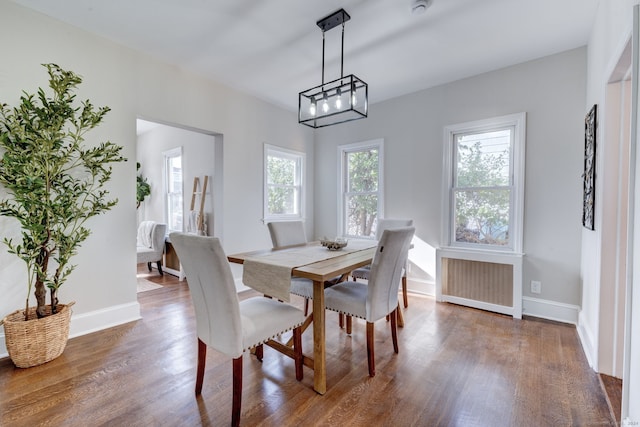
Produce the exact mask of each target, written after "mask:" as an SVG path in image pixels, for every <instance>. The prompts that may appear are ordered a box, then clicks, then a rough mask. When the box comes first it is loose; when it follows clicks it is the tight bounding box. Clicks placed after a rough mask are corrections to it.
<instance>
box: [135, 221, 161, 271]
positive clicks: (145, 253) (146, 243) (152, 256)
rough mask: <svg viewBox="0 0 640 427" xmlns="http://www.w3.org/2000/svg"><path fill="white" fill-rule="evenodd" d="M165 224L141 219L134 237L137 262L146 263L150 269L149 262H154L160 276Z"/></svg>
mask: <svg viewBox="0 0 640 427" xmlns="http://www.w3.org/2000/svg"><path fill="white" fill-rule="evenodd" d="M166 232H167V225H166V224H161V223H158V222H155V221H142V222H141V223H140V225H139V226H138V236H137V239H136V252H137V263H138V264H142V263H143V262H146V263H147V268H148V269H149V271H151V264H152V263H154V262H155V263H156V265H157V266H158V273H160V275H161V276H162V275H163V274H164V273H163V272H162V254H163V253H164V240H165V233H166Z"/></svg>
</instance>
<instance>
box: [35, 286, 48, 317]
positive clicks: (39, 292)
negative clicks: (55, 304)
mask: <svg viewBox="0 0 640 427" xmlns="http://www.w3.org/2000/svg"><path fill="white" fill-rule="evenodd" d="M35 295H36V306H37V307H36V313H37V315H38V319H40V318H42V317H44V316H45V315H46V312H45V305H46V304H47V291H46V289H45V287H44V283H42V280H40V279H37V280H36V291H35Z"/></svg>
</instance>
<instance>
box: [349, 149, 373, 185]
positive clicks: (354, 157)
mask: <svg viewBox="0 0 640 427" xmlns="http://www.w3.org/2000/svg"><path fill="white" fill-rule="evenodd" d="M347 168H348V174H347V179H348V181H347V192H370V191H378V149H376V148H371V149H367V150H364V151H353V152H350V153H347Z"/></svg>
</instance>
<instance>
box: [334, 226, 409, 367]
mask: <svg viewBox="0 0 640 427" xmlns="http://www.w3.org/2000/svg"><path fill="white" fill-rule="evenodd" d="M414 232H415V228H414V227H403V228H393V229H387V230H385V231H384V232H383V233H382V236H381V237H380V239H379V241H378V247H377V249H376V253H375V255H374V257H373V261H372V263H371V271H370V272H369V282H368V284H364V283H360V282H355V283H354V282H344V283H340V284H337V285H335V286H332V287H331V288H329V289H327V290H325V293H324V303H325V307H326V309H327V310H333V311H337V312H338V313H341V314H344V315H346V316H347V319H348V320H347V321H348V322H349V321H350V317H351V316H355V317H358V318H361V319H365V320H366V322H367V360H368V364H369V376H372V377H373V376H374V375H375V373H376V371H375V355H374V337H373V335H374V334H373V331H374V322H375V321H377V320H379V319H382V318H383V317H386V316H387V315H388V316H389V317H390V319H391V322H390V323H391V338H392V341H393V350H394V351H395V352H396V353H398V337H397V324H396V322H397V317H396V314H397V310H398V287H399V286H400V276H401V275H402V269H403V268H404V264H405V262H406V261H407V255H408V252H409V245H410V243H411V238H412V237H413V234H414Z"/></svg>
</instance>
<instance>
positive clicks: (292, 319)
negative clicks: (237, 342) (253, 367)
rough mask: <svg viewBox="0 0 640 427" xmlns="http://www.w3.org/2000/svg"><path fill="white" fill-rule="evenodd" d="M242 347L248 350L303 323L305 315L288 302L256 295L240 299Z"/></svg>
mask: <svg viewBox="0 0 640 427" xmlns="http://www.w3.org/2000/svg"><path fill="white" fill-rule="evenodd" d="M240 319H241V323H242V348H243V349H244V350H248V349H250V348H253V347H255V346H256V345H258V344H262V343H264V342H266V341H267V340H268V339H270V338H274V337H275V336H277V335H278V334H281V333H284V332H287V331H289V330H291V329H293V328H296V327H298V326H300V325H302V323H304V320H305V316H304V313H303V312H302V310H299V309H297V308H295V307H293V306H291V305H289V304H285V303H281V302H279V301H276V300H273V299H269V298H263V297H256V298H250V299H248V300H244V301H240Z"/></svg>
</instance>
